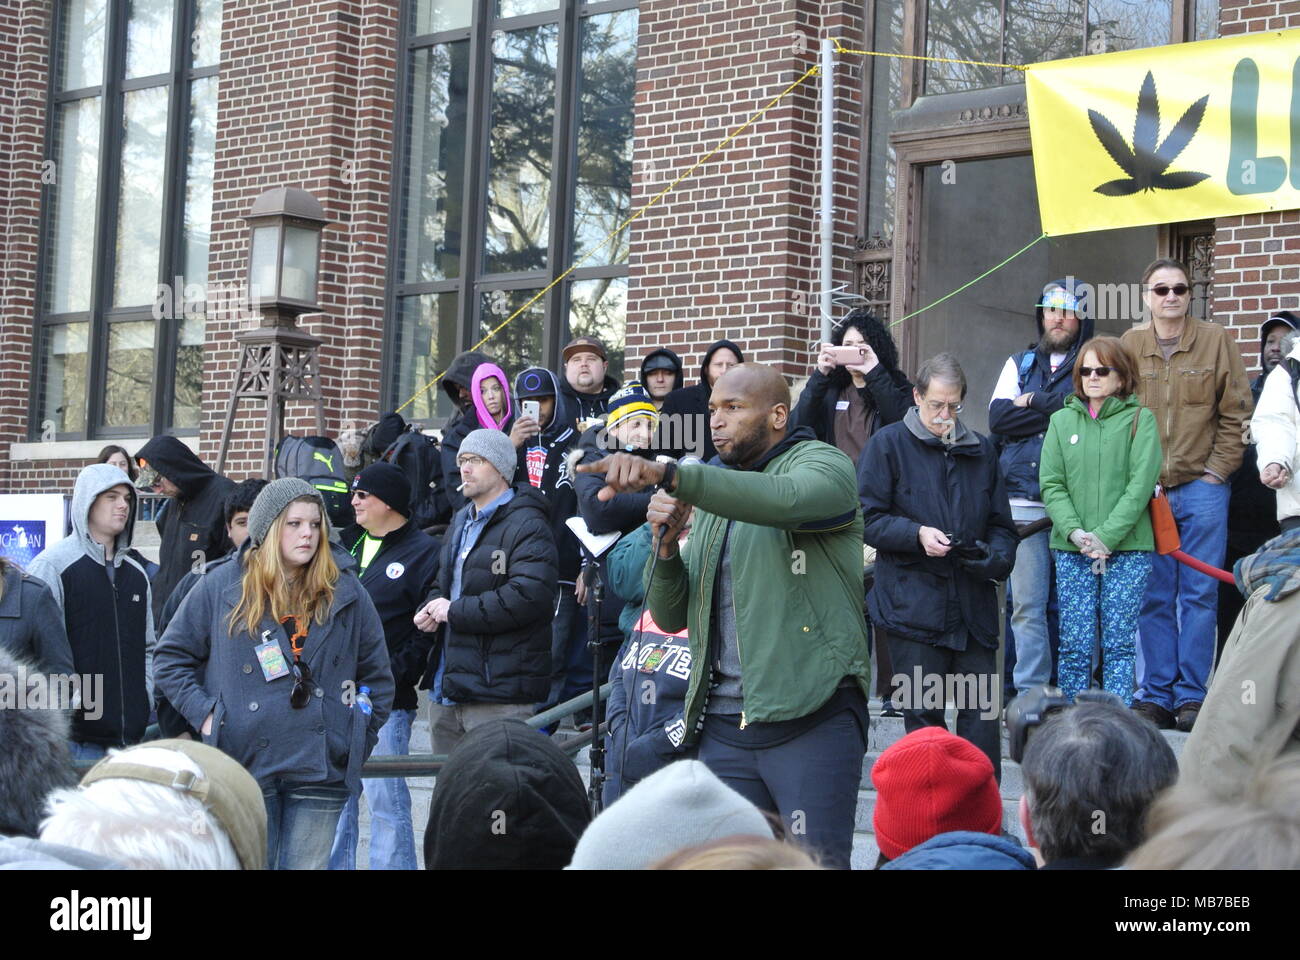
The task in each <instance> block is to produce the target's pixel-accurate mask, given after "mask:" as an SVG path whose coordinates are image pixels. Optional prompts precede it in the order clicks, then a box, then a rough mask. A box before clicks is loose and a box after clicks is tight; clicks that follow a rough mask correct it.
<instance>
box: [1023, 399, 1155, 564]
mask: <svg viewBox="0 0 1300 960" xmlns="http://www.w3.org/2000/svg"><path fill="white" fill-rule="evenodd" d="M1135 415H1136V416H1137V418H1138V422H1137V433H1136V435H1135V434H1134V433H1133V418H1134V416H1135ZM1160 462H1161V453H1160V435H1159V433H1158V432H1157V430H1156V417H1155V414H1153V413H1152V412H1151V411H1150V410H1148V409H1147V408H1145V407H1143V406H1141V405H1140V404H1139V403H1138V399H1137V397H1136V396H1128V397H1125V398H1123V399H1121V398H1119V397H1107V398H1106V401H1105V402H1104V403H1103V404H1102V406H1101V412H1100V414H1099V415H1098V416H1097V419H1095V420H1094V419H1093V418H1092V415H1091V414H1089V413H1088V405H1087V404H1086V403H1085V402H1084V401H1082V400H1080V399H1079V398H1078V397H1077V396H1071V397H1070V398H1069V399H1068V400H1066V401H1065V406H1064V407H1062V408H1061V409H1060V410H1058V411H1056V413H1054V414H1052V417H1051V419H1050V420H1049V421H1048V425H1047V436H1046V437H1045V438H1044V439H1043V453H1042V456H1041V457H1040V458H1039V467H1038V478H1039V484H1040V486H1041V487H1042V497H1043V505H1044V506H1045V507H1046V508H1047V515H1048V516H1049V517H1051V518H1052V549H1053V550H1072V551H1074V552H1075V553H1078V552H1079V549H1078V547H1076V546H1075V545H1074V544H1073V543H1071V542H1070V539H1069V538H1070V534H1071V533H1072V532H1073V531H1075V530H1083V531H1084V532H1085V533H1094V534H1096V535H1097V536H1098V537H1099V538H1100V539H1101V542H1102V543H1104V544H1105V545H1106V547H1107V548H1108V549H1109V550H1110V551H1111V553H1118V552H1119V551H1121V550H1147V551H1150V550H1154V549H1155V539H1154V538H1153V536H1152V534H1151V514H1150V511H1149V510H1148V504H1149V503H1150V501H1151V494H1152V492H1153V491H1154V490H1155V486H1156V480H1157V479H1158V478H1159V476H1160Z"/></svg>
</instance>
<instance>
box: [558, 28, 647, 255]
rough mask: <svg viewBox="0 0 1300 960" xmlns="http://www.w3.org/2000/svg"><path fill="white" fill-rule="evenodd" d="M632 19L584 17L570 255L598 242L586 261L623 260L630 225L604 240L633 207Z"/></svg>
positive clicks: (588, 249) (633, 84)
mask: <svg viewBox="0 0 1300 960" xmlns="http://www.w3.org/2000/svg"><path fill="white" fill-rule="evenodd" d="M636 23H637V12H636V11H635V10H623V11H620V12H619V13H610V14H605V15H603V16H598V17H587V18H586V19H585V20H583V22H582V74H581V81H580V83H581V86H580V90H579V95H578V179H577V189H576V193H575V196H574V211H573V258H574V260H578V259H580V258H582V257H583V256H584V255H586V254H587V252H588V251H590V250H592V249H594V248H596V247H600V252H599V253H598V254H596V255H595V256H593V257H592V258H591V259H590V260H588V261H586V263H585V265H586V266H593V265H596V264H602V263H626V262H627V247H628V243H627V241H628V233H629V231H628V230H624V231H623V232H622V233H621V234H619V235H618V237H616V238H615V239H614V240H612V241H609V242H608V243H607V242H605V237H606V236H607V235H608V234H609V232H610V231H611V230H613V229H614V228H615V227H617V226H618V225H619V224H620V223H622V222H623V221H624V220H626V219H627V216H628V214H629V213H630V212H631V210H630V208H631V202H632V96H633V93H634V92H635V89H636Z"/></svg>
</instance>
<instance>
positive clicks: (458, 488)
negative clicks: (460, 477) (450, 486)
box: [456, 483, 465, 493]
mask: <svg viewBox="0 0 1300 960" xmlns="http://www.w3.org/2000/svg"><path fill="white" fill-rule="evenodd" d="M464 489H465V484H463V483H462V484H461V485H460V486H459V487H457V488H456V492H457V493H460V492H461V491H462V490H464Z"/></svg>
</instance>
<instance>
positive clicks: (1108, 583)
mask: <svg viewBox="0 0 1300 960" xmlns="http://www.w3.org/2000/svg"><path fill="white" fill-rule="evenodd" d="M1136 389H1137V369H1136V368H1135V367H1134V365H1133V361H1132V360H1131V359H1130V358H1129V355H1128V353H1127V352H1126V351H1125V350H1124V348H1123V346H1121V345H1120V342H1119V340H1118V338H1116V337H1094V338H1093V339H1091V340H1089V341H1088V342H1087V343H1085V344H1084V345H1083V348H1082V349H1081V350H1080V351H1079V354H1078V359H1077V360H1076V361H1075V364H1074V395H1073V396H1071V397H1070V398H1069V399H1067V400H1066V402H1065V406H1064V407H1062V408H1061V409H1060V410H1058V411H1057V412H1056V413H1054V414H1053V415H1052V418H1051V420H1050V421H1049V422H1048V427H1047V436H1046V437H1045V438H1044V440H1043V453H1042V457H1041V458H1040V462H1039V481H1040V485H1041V487H1042V491H1043V504H1044V505H1045V506H1046V507H1047V515H1048V516H1049V517H1051V518H1052V555H1053V557H1054V558H1055V561H1056V584H1057V594H1058V598H1059V600H1058V603H1059V608H1060V619H1061V650H1060V660H1059V665H1058V669H1057V677H1058V680H1059V683H1060V686H1061V689H1062V691H1064V692H1065V694H1066V695H1067V696H1068V697H1070V698H1071V699H1073V698H1074V695H1075V694H1076V693H1078V692H1079V691H1080V690H1082V689H1084V688H1086V687H1088V686H1090V685H1091V678H1092V651H1093V648H1094V647H1095V646H1096V643H1097V629H1098V626H1099V625H1100V628H1101V658H1102V685H1103V686H1104V687H1105V688H1106V689H1107V690H1109V691H1110V692H1111V693H1114V694H1117V695H1118V696H1120V697H1121V698H1123V700H1124V702H1125V703H1126V704H1132V702H1133V679H1134V661H1135V657H1136V652H1135V644H1134V637H1135V636H1136V633H1137V620H1138V613H1139V612H1140V611H1141V609H1142V595H1143V593H1144V591H1145V590H1146V582H1147V575H1148V574H1149V573H1150V572H1151V554H1152V552H1153V551H1154V549H1155V541H1154V538H1153V537H1152V534H1151V517H1150V513H1149V511H1148V504H1149V502H1150V500H1151V494H1152V491H1153V490H1154V488H1155V484H1156V480H1157V478H1158V476H1159V474H1160V437H1159V434H1158V433H1157V431H1156V418H1155V415H1154V414H1153V413H1152V412H1151V411H1150V410H1148V409H1146V408H1145V407H1143V406H1141V404H1139V403H1138V399H1137V397H1136V396H1134V392H1135V391H1136Z"/></svg>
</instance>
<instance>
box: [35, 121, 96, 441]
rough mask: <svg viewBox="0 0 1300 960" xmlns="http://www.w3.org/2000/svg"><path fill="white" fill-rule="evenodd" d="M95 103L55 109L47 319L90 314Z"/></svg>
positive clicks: (93, 210) (94, 189) (93, 238)
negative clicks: (74, 314) (50, 314)
mask: <svg viewBox="0 0 1300 960" xmlns="http://www.w3.org/2000/svg"><path fill="white" fill-rule="evenodd" d="M100 102H101V101H100V98H99V97H90V98H88V99H85V100H74V101H72V102H71V103H65V104H61V105H60V106H59V107H58V115H57V118H56V120H55V131H54V139H55V148H54V150H55V156H56V157H57V160H56V161H55V174H54V175H55V180H54V184H53V189H52V193H53V200H52V211H51V217H50V241H49V243H50V246H49V251H50V256H49V266H48V273H49V280H48V288H47V289H48V296H49V300H48V301H47V302H48V304H49V311H50V312H51V313H70V312H73V311H81V310H89V309H90V280H91V274H92V272H93V267H94V255H95V201H96V199H97V197H98V195H99V105H100ZM78 429H80V428H78Z"/></svg>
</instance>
